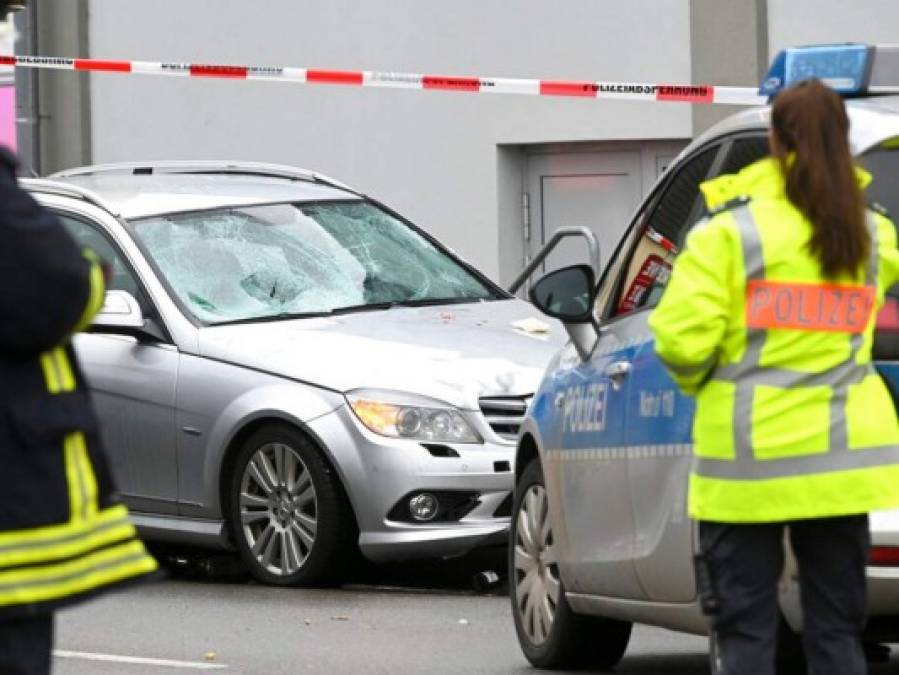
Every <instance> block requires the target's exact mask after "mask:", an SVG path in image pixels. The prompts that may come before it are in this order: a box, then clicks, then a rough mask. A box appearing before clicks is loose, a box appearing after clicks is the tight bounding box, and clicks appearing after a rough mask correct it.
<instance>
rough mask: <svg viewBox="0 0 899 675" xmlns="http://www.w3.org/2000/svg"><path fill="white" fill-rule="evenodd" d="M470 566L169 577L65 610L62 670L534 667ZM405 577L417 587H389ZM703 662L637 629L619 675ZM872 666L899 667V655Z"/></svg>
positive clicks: (498, 594) (683, 643) (699, 653)
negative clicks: (310, 583)
mask: <svg viewBox="0 0 899 675" xmlns="http://www.w3.org/2000/svg"><path fill="white" fill-rule="evenodd" d="M468 572H470V569H468V568H466V567H465V566H464V565H463V566H461V567H460V566H458V565H456V566H452V565H443V566H432V567H429V568H425V570H424V571H423V572H420V573H419V571H418V569H417V568H414V567H413V568H408V567H407V568H387V569H386V570H385V569H384V568H382V569H381V570H374V571H373V572H372V571H369V572H368V573H366V574H364V575H361V577H360V578H357V579H354V583H352V584H349V585H347V586H345V587H343V588H341V589H328V590H307V589H277V588H268V587H263V586H259V585H256V584H254V583H249V582H247V581H246V580H245V579H244V578H243V577H241V576H239V575H237V576H233V577H231V578H229V579H225V580H223V579H221V578H218V579H215V578H214V577H213V578H212V579H210V578H209V577H205V578H204V577H202V576H201V577H199V578H198V577H197V576H196V575H192V577H191V578H175V579H170V580H167V581H163V582H160V583H156V584H154V585H152V586H149V585H148V586H142V587H138V588H135V589H132V590H129V591H127V592H123V593H120V594H116V595H111V596H107V597H105V598H103V599H100V600H98V601H95V602H93V603H91V604H88V605H84V606H82V607H78V608H75V609H71V610H67V611H65V612H63V613H61V614H60V615H59V617H58V621H57V640H56V648H57V650H58V654H59V655H58V656H57V658H56V659H55V660H54V673H55V675H88V674H90V675H106V674H112V673H116V674H121V675H132V674H133V675H139V674H144V673H146V674H148V675H165V674H166V673H172V674H173V675H178V674H189V673H193V672H210V673H222V674H223V675H231V674H237V673H241V674H248V675H249V674H256V673H260V674H265V675H278V674H281V673H283V674H285V675H287V674H291V675H292V674H295V673H329V674H330V673H340V674H343V673H366V674H377V673H385V674H387V673H389V674H390V675H403V674H405V673H410V674H417V673H426V674H428V675H437V674H443V673H465V674H466V675H475V674H490V675H494V674H497V675H498V674H501V673H503V674H505V673H534V672H536V671H533V670H531V669H530V668H529V666H528V664H527V663H526V661H525V660H524V658H523V656H522V655H521V652H520V651H519V649H518V644H517V642H516V638H515V633H514V628H513V627H512V623H511V620H510V614H509V600H508V598H507V597H506V596H505V595H504V594H503V593H502V589H499V590H498V591H494V592H492V593H490V594H486V595H485V594H477V593H475V592H473V591H471V590H469V589H468V588H466V586H467V585H468V584H467V579H468V576H467V575H468ZM398 578H402V579H404V580H406V581H407V582H408V583H410V584H411V585H410V586H406V587H402V588H399V587H396V586H392V585H391V586H388V585H385V584H395V583H396V582H397V579H398ZM897 651H899V650H897ZM122 657H126V658H132V659H151V660H152V659H155V660H159V661H160V662H151V661H147V662H138V663H129V662H127V661H126V660H123V658H122ZM706 658H707V657H706V641H705V639H703V638H697V637H693V636H685V635H680V634H676V633H671V632H668V631H664V630H659V629H655V628H647V627H637V628H636V629H635V631H634V634H633V637H632V638H631V643H630V646H629V648H628V653H627V655H626V656H625V658H624V660H623V661H622V662H621V664H619V666H618V667H617V668H616V669H615V672H617V673H622V674H627V673H630V674H637V673H642V674H645V675H705V674H706V673H708V668H707V665H706ZM98 659H113V660H98ZM875 673H876V674H878V675H885V674H886V673H897V674H899V655H897V656H896V657H894V659H893V661H892V662H891V664H889V665H886V666H878V667H875V668H872V675H873V674H875Z"/></svg>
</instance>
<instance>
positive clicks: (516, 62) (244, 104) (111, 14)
mask: <svg viewBox="0 0 899 675" xmlns="http://www.w3.org/2000/svg"><path fill="white" fill-rule="evenodd" d="M89 25H90V53H91V56H93V57H96V58H104V57H106V58H116V57H118V58H128V59H144V60H151V61H155V60H177V61H192V62H204V61H205V62H219V63H221V62H225V63H250V64H259V65H266V64H271V65H297V66H311V67H321V68H334V69H341V68H345V69H372V70H393V71H414V72H430V73H435V74H454V75H467V74H471V75H493V76H510V77H543V78H559V79H603V80H615V81H637V82H646V81H648V82H666V81H670V82H689V81H690V80H691V72H690V68H691V64H690V59H691V55H690V48H689V45H690V12H689V3H687V2H684V1H683V0H630V1H629V2H597V1H596V0H568V1H567V2H565V3H564V4H559V3H530V2H499V1H492V2H489V1H488V2H485V1H484V0H452V1H450V0H428V1H427V2H422V1H421V0H378V1H372V2H358V0H332V1H331V2H327V3H321V2H312V1H311V0H266V2H264V3H248V2H245V0H192V1H191V2H189V3H188V2H184V1H183V0H154V2H145V1H144V0H90V23H89ZM90 77H91V96H92V113H93V115H92V134H93V143H92V149H93V160H94V161H97V162H105V161H115V160H125V159H138V158H148V159H153V158H164V157H166V158H246V159H254V160H263V161H276V162H286V163H291V164H297V165H301V166H306V167H310V168H314V169H317V170H320V171H323V172H325V173H328V174H332V175H334V176H335V177H338V178H340V179H342V180H345V181H347V182H348V183H350V184H352V185H354V186H356V187H358V188H360V189H362V190H364V191H366V192H369V193H371V194H373V195H374V196H376V197H378V198H379V199H381V200H382V201H385V202H387V203H388V204H390V205H391V206H393V207H395V208H396V209H398V210H399V211H401V212H402V213H404V214H406V215H407V216H409V217H410V218H411V219H413V220H415V221H416V222H417V223H419V224H420V225H422V226H423V227H425V228H426V229H427V230H429V231H430V232H432V233H434V234H435V235H436V236H438V237H439V238H440V239H441V240H443V241H444V242H446V243H447V244H449V245H450V246H452V247H453V248H454V249H456V250H457V251H458V252H459V253H460V254H461V255H463V256H464V257H466V258H467V259H469V260H470V261H471V262H472V263H473V264H475V265H476V266H477V267H479V268H481V269H482V270H484V271H485V272H486V273H487V274H489V275H490V276H492V277H494V278H495V279H498V280H501V281H503V282H507V281H509V280H510V279H511V278H512V277H513V276H514V274H515V272H516V271H517V270H518V269H519V266H520V262H521V259H522V255H523V252H522V249H521V242H520V225H519V219H520V207H519V204H518V202H517V196H516V195H515V191H516V190H517V189H518V188H516V185H519V184H520V180H521V177H520V171H521V169H520V166H521V164H520V157H519V155H520V151H519V150H516V149H515V146H518V145H520V144H533V143H547V142H572V141H582V140H590V141H595V140H606V139H608V140H621V139H644V138H686V137H689V136H690V133H691V129H692V126H691V125H692V117H691V111H690V108H689V106H688V105H687V104H666V105H650V104H645V103H616V102H605V103H604V102H599V101H595V100H573V99H562V98H558V99H547V98H543V99H540V98H534V97H504V96H493V97H491V96H486V95H465V94H456V93H433V92H412V91H392V90H372V89H354V88H344V89H342V88H338V87H311V86H303V85H288V84H277V83H246V82H223V81H197V80H181V79H175V78H159V77H155V78H154V77H149V76H116V75H91V76H90Z"/></svg>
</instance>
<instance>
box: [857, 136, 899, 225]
mask: <svg viewBox="0 0 899 675" xmlns="http://www.w3.org/2000/svg"><path fill="white" fill-rule="evenodd" d="M859 163H860V164H861V165H862V166H863V167H865V169H867V170H868V171H870V172H871V176H872V177H873V180H872V181H871V185H869V186H868V189H867V190H866V192H865V197H866V198H867V200H868V201H869V202H870V201H873V202H877V203H878V204H880V205H881V206H883V207H884V208H885V209H886V210H887V211H888V212H889V214H890V217H891V218H892V219H893V221H894V222H895V220H896V215H897V214H899V189H897V188H899V138H891V139H889V140H887V141H884V142H883V143H881V144H880V145H878V146H877V147H875V148H873V149H872V150H869V151H868V152H866V153H865V154H864V155H862V156H861V157H859Z"/></svg>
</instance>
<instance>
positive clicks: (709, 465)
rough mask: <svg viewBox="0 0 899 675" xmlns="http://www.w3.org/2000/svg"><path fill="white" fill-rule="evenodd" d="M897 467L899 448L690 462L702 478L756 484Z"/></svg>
mask: <svg viewBox="0 0 899 675" xmlns="http://www.w3.org/2000/svg"><path fill="white" fill-rule="evenodd" d="M897 463H899V446H895V445H885V446H879V447H873V448H862V449H858V450H846V451H836V452H834V451H831V452H823V453H818V454H814V455H799V456H792V457H783V458H777V459H753V460H752V461H749V462H742V461H733V460H727V459H716V458H712V457H696V458H695V459H694V462H693V471H694V472H695V473H697V474H699V475H700V476H702V477H704V478H727V479H731V480H753V479H755V480H758V479H766V478H790V477H796V476H806V475H813V474H823V473H828V472H831V471H851V470H852V469H868V468H871V467H875V466H881V465H884V464H897Z"/></svg>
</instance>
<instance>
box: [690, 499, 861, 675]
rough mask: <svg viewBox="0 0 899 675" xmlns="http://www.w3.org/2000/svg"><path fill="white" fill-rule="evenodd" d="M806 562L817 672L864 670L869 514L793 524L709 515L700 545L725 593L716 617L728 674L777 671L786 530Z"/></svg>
mask: <svg viewBox="0 0 899 675" xmlns="http://www.w3.org/2000/svg"><path fill="white" fill-rule="evenodd" d="M785 526H787V527H788V528H789V535H790V544H791V546H792V548H793V552H794V553H795V554H796V560H797V562H798V564H799V587H800V595H801V598H802V613H803V631H802V641H803V647H804V650H805V654H806V659H807V661H808V668H809V673H811V674H812V675H863V674H864V673H867V672H868V670H867V664H866V662H865V656H864V653H863V651H862V644H861V632H862V630H863V629H864V627H865V621H866V605H865V602H866V600H865V564H866V562H867V559H868V547H869V546H870V533H869V531H868V517H867V516H866V515H862V516H848V517H843V518H823V519H818V520H802V521H794V522H790V523H763V524H737V525H735V524H725V523H712V522H701V523H700V525H699V535H700V549H701V551H702V553H703V555H704V557H705V560H706V561H707V564H708V569H709V572H710V575H709V576H710V577H711V578H712V580H713V585H714V591H715V595H716V596H717V600H718V607H717V610H716V611H715V612H714V613H712V615H711V616H710V617H709V618H710V621H711V624H712V629H713V630H714V631H715V635H716V638H717V640H718V646H719V655H720V661H721V666H722V672H723V673H725V674H726V675H743V674H744V673H745V674H746V675H774V660H775V654H776V640H777V626H778V620H779V616H778V606H777V584H778V580H779V578H780V574H781V571H782V570H783V565H784V550H783V533H784V527H785Z"/></svg>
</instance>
